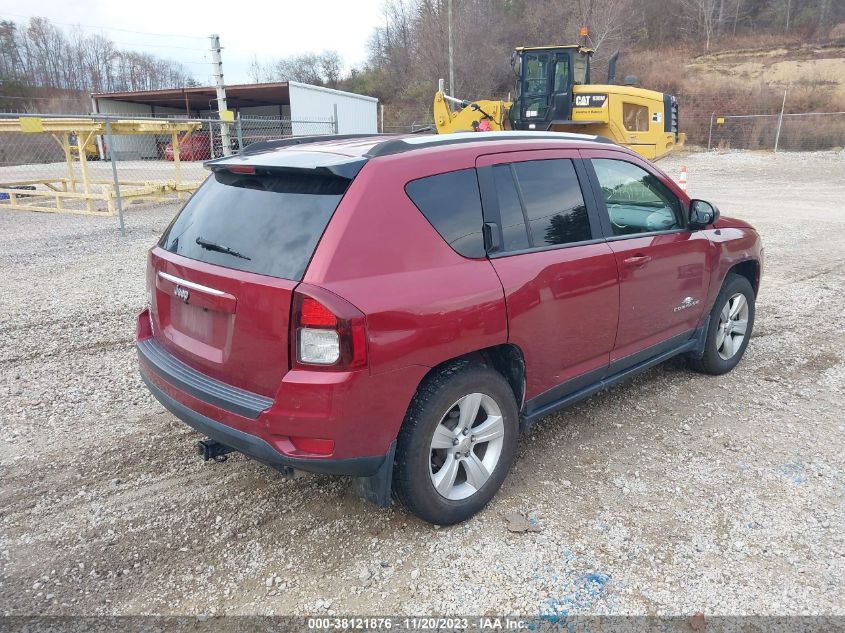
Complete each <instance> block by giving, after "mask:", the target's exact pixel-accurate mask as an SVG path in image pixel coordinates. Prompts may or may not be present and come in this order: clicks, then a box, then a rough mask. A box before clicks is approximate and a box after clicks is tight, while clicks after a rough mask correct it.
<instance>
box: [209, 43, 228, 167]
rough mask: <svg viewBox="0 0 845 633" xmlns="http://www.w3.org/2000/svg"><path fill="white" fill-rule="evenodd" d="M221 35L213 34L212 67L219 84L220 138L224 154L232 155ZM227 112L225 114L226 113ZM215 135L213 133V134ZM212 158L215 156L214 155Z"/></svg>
mask: <svg viewBox="0 0 845 633" xmlns="http://www.w3.org/2000/svg"><path fill="white" fill-rule="evenodd" d="M220 51H221V48H220V36H219V35H212V36H211V67H212V72H213V74H214V85H215V86H217V113H218V116H219V117H220V140H221V142H222V144H223V155H224V156H231V155H232V141H231V139H230V138H229V124H228V123H224V122H223V121H224V117H227V116H229V107H228V105H227V104H226V86H225V84H224V83H223V61H222V60H221V59H220ZM224 113H225V114H224ZM211 136H212V137H213V136H214V135H213V134H212V135H211ZM212 158H214V156H213V155H212Z"/></svg>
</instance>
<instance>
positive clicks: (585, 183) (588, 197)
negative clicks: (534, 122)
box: [476, 149, 606, 259]
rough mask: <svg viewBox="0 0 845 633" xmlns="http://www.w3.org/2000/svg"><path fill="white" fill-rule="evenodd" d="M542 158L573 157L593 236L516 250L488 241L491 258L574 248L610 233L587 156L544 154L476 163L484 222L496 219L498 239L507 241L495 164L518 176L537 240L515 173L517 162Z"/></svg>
mask: <svg viewBox="0 0 845 633" xmlns="http://www.w3.org/2000/svg"><path fill="white" fill-rule="evenodd" d="M536 151H541V152H543V153H544V154H547V153H548V152H549V150H547V149H543V150H536ZM530 152H531V150H528V151H520V152H519V153H520V154H523V155H524V154H530ZM507 154H508V152H506V153H503V154H500V155H499V156H501V157H502V158H505V157H506V156H507ZM541 160H571V161H572V165H573V167H574V168H575V176H576V178H577V180H578V186H579V187H580V188H581V197H582V198H583V200H584V205H585V206H586V207H587V219H588V221H589V223H590V234H591V235H592V238H591V239H589V240H582V241H580V242H567V243H566V244H549V245H544V246H532V247H531V248H523V249H518V250H512V251H505V250H496V251H492V250H491V249H490V245H489V244H486V245H485V246H486V247H487V257H489V258H490V259H497V258H499V257H510V256H512V255H524V254H526V253H540V252H543V251H551V250H556V249H560V248H573V247H576V246H587V245H589V244H598V243H600V242H604V241H605V239H606V236H605V235H604V232H603V226H602V224H601V214H600V212H599V208H598V206H597V204H596V200H595V193H594V191H593V183H592V180H591V179H590V175H589V171H588V170H587V167H586V165H585V164H584V163H585V161H584V159H583V158H580V157H578V156H544V157H543V158H533V159H532V158H528V159H520V160H502V162H498V163H495V164H492V165H485V166H483V167H476V172H477V173H478V185H479V189H480V190H481V211H482V214H483V215H484V222H492V223H495V225H496V227H497V228H498V233H499V239H498V243H499V244H500V245H501V244H504V243H505V240H504V232H503V231H502V216H501V213H500V211H499V197H498V194H497V192H496V184H495V182H494V180H493V167H496V166H499V165H508V166H509V167H510V173H511V178H513V180H514V186H515V187H516V191H517V196H518V198H519V204H520V205H521V206H522V217H523V220H524V221H525V232H526V235H527V237H528V243H529V244H533V243H534V242H533V238H532V236H531V231H529V230H528V220H527V212H526V209H525V203H524V201H523V199H522V191H521V189H520V187H519V183H518V180H517V178H516V174H515V173H514V163H528V162H538V161H541Z"/></svg>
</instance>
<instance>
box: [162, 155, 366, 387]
mask: <svg viewBox="0 0 845 633" xmlns="http://www.w3.org/2000/svg"><path fill="white" fill-rule="evenodd" d="M280 155H288V158H289V160H288V162H289V163H292V164H294V165H295V166H294V167H290V166H285V165H284V164H282V163H284V162H285V161H283V160H280ZM270 156H272V162H273V163H274V164H272V165H269V166H267V165H265V166H262V165H261V164H260V163H261V156H260V155H259V156H256V157H249V156H242V157H234V158H230V159H225V160H224V161H222V162H221V161H216V162H215V163H211V164H210V165H211V168H212V170H213V171H212V174H211V176H210V177H209V178H208V180H206V182H205V183H204V184H203V185H202V186H201V187H200V188H199V189H198V190H197V191H196V193H194V195H193V196H192V197H191V199H190V200H189V201H188V202H187V204H186V205H185V206H184V207H183V209H182V210H181V211H180V212H179V214H178V215H177V216H176V218H175V219H174V220H173V222H172V223H171V224H170V226H169V227H168V228H167V230H166V231H165V233H164V236H163V237H162V238H161V241H160V242H159V244H158V246H157V247H155V248H154V249H153V250H152V251H150V262H149V267H148V279H147V284H148V290H149V292H150V303H151V306H152V309H151V313H152V319H153V332H154V336H155V338H156V341H157V342H158V343H159V344H160V345H161V346H162V347H164V348H165V349H166V350H167V351H168V352H169V353H170V354H172V355H173V356H175V357H176V358H178V359H179V360H181V361H183V362H184V363H186V364H187V365H189V366H191V367H193V368H195V369H197V370H199V371H201V372H202V373H204V374H206V375H208V376H210V377H212V378H216V379H218V380H221V381H223V382H225V383H228V384H230V385H233V386H235V387H240V388H242V389H247V390H249V391H252V392H255V393H258V394H261V395H264V396H268V397H273V396H274V395H275V392H276V389H277V388H278V385H279V383H280V381H281V379H282V377H283V376H284V374H285V373H286V372H287V370H288V368H289V360H288V353H289V349H290V346H289V341H288V337H289V319H290V310H291V302H292V298H293V292H294V289H295V288H296V286H297V285H298V283H299V281H300V280H301V279H302V276H303V275H304V274H305V270H306V268H307V266H308V263H309V261H310V259H311V256H312V254H313V253H314V249H315V248H316V246H317V242H318V241H319V240H320V237H321V236H322V234H323V232H324V230H325V228H326V226H327V225H328V223H329V220H330V219H331V216H332V214H333V213H334V211H335V209H336V208H337V206H338V204H339V203H340V200H341V198H342V197H343V194H344V192H345V191H346V189H347V187H348V186H349V183H350V182H351V177H354V173H357V169H354V168H353V169H350V168H349V165H350V161H349V157H346V156H337V155H330V154H325V155H322V156H321V155H319V154H315V153H307V152H300V151H282V152H275V153H274V154H272V155H268V158H270ZM338 160H340V162H342V163H344V164H345V165H346V167H345V168H344V169H341V170H339V171H341V172H342V173H343V175H338V174H337V173H335V171H336V170H334V169H332V163H333V162H338ZM359 161H360V159H359ZM303 165H304V166H303ZM358 168H360V165H358Z"/></svg>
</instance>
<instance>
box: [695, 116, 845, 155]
mask: <svg viewBox="0 0 845 633" xmlns="http://www.w3.org/2000/svg"><path fill="white" fill-rule="evenodd" d="M701 145H702V146H703V145H704V143H701ZM706 147H707V149H750V150H772V151H779V150H782V151H799V152H800V151H815V150H829V149H841V148H843V147H845V112H805V113H797V114H789V113H785V114H783V115H780V114H751V115H748V114H746V115H725V116H718V115H716V114H715V113H714V114H713V115H712V116H711V117H710V121H709V125H708V134H707V143H706Z"/></svg>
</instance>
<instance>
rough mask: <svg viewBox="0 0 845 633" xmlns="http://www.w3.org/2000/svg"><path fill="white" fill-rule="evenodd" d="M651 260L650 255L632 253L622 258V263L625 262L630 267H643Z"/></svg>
mask: <svg viewBox="0 0 845 633" xmlns="http://www.w3.org/2000/svg"><path fill="white" fill-rule="evenodd" d="M650 261H651V256H649V255H632V256H631V257H626V258H625V259H623V260H622V263H623V264H625V266H627V267H628V268H641V267H642V266H645V265H646V264H647V263H649V262H650Z"/></svg>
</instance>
